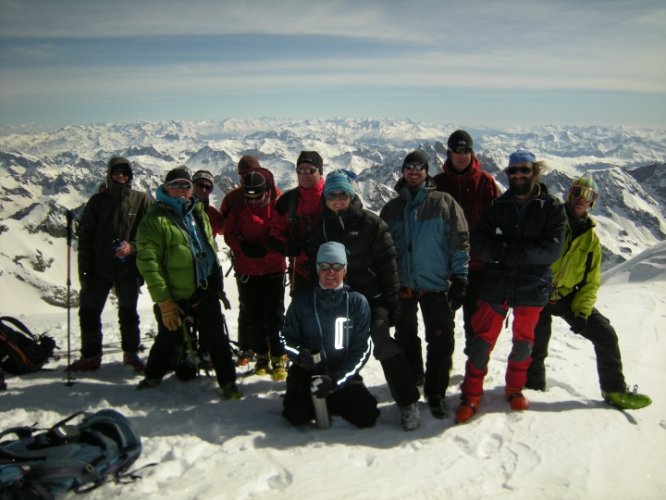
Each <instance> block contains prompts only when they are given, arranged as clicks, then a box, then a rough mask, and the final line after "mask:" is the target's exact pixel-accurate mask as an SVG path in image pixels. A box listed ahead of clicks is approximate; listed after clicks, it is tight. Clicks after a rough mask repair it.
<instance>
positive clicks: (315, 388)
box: [312, 375, 335, 398]
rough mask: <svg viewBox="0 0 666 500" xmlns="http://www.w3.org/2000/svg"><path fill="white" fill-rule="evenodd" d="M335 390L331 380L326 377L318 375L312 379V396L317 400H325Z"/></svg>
mask: <svg viewBox="0 0 666 500" xmlns="http://www.w3.org/2000/svg"><path fill="white" fill-rule="evenodd" d="M334 389H335V383H334V382H333V379H332V378H331V377H329V376H328V375H320V376H318V377H314V378H313V379H312V395H313V396H315V397H317V398H325V397H326V396H328V395H329V394H330V393H332V392H333V390H334Z"/></svg>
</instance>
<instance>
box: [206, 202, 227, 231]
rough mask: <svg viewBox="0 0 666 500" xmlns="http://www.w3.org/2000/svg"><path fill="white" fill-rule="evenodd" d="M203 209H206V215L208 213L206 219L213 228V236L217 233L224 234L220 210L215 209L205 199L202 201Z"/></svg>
mask: <svg viewBox="0 0 666 500" xmlns="http://www.w3.org/2000/svg"><path fill="white" fill-rule="evenodd" d="M202 201H203V200H202ZM204 209H205V210H206V215H208V219H209V220H210V227H211V229H212V230H213V237H215V236H216V235H218V234H224V220H223V219H222V215H220V212H218V211H217V209H216V208H215V207H214V206H213V205H211V204H210V203H208V202H207V201H205V202H204Z"/></svg>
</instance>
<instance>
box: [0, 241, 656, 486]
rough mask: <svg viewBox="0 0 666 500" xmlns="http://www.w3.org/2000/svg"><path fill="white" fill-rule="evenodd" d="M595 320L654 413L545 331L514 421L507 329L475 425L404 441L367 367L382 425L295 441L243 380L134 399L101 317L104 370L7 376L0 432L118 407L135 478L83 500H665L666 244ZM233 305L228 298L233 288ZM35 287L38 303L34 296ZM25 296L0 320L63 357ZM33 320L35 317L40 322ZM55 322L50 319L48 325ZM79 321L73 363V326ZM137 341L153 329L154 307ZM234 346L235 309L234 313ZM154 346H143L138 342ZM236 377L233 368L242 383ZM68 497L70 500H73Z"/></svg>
mask: <svg viewBox="0 0 666 500" xmlns="http://www.w3.org/2000/svg"><path fill="white" fill-rule="evenodd" d="M607 276H609V277H611V276H612V278H611V279H609V280H608V283H606V284H605V285H604V286H603V287H602V289H601V293H600V297H599V300H598V302H597V305H598V308H599V309H600V310H601V311H602V313H604V314H605V315H607V316H609V317H610V319H611V321H612V323H613V325H614V326H615V328H616V329H617V331H618V335H619V337H620V346H621V349H622V354H623V362H624V370H625V375H626V377H627V382H628V383H630V384H638V385H639V386H640V387H639V390H640V391H641V392H645V393H647V394H649V395H650V396H651V397H652V399H653V401H654V402H653V404H652V405H651V406H649V407H648V408H645V409H643V410H638V411H627V412H620V411H618V410H615V409H612V408H610V407H609V406H607V405H606V404H604V403H603V402H602V401H601V399H600V394H599V388H598V379H597V375H596V370H595V358H594V352H593V349H592V345H591V344H590V343H589V342H588V341H586V340H585V339H583V338H580V337H578V336H575V335H574V334H572V333H571V332H569V331H568V328H567V327H566V326H565V324H564V323H563V322H562V321H561V320H557V319H556V320H555V321H554V332H553V340H552V342H551V354H550V357H549V358H548V361H547V367H548V390H547V391H546V392H545V393H542V392H534V391H526V395H527V396H528V398H529V399H530V401H531V406H530V409H529V410H528V411H526V412H523V413H514V412H511V411H509V409H508V403H507V402H506V401H505V400H504V398H503V387H504V370H505V367H506V363H505V360H506V356H507V354H508V351H509V348H510V344H509V337H510V335H508V332H506V331H505V332H503V334H502V336H501V337H500V342H499V343H498V346H497V348H496V349H495V351H494V353H493V356H492V359H491V363H490V372H489V375H488V377H487V379H486V384H485V387H486V395H485V398H484V400H483V401H482V407H481V410H480V413H479V414H478V415H477V416H476V417H475V418H474V419H472V420H471V421H470V422H469V423H468V424H465V425H456V424H454V423H453V420H452V419H451V418H447V419H445V420H443V421H442V420H436V419H434V418H432V416H431V415H430V413H429V411H428V410H427V406H426V405H425V403H422V423H421V427H420V429H418V430H416V431H413V432H405V431H403V430H402V428H401V427H400V423H399V417H398V410H397V408H396V406H395V405H394V404H393V402H392V400H391V398H390V394H389V391H388V389H387V387H386V385H385V383H384V379H383V375H382V372H381V367H380V365H379V363H378V362H377V361H375V360H374V359H373V360H371V361H370V362H369V363H368V365H367V366H366V367H365V368H364V371H363V375H364V376H365V379H366V382H367V384H368V385H369V387H370V389H371V391H372V392H373V394H375V396H376V397H377V398H378V400H379V402H380V405H381V417H380V419H379V421H378V423H377V426H376V427H374V428H371V429H366V430H358V429H356V428H353V427H351V426H350V425H349V424H347V423H346V422H344V421H342V420H341V419H339V418H335V419H334V420H333V425H332V427H331V428H330V429H328V430H319V429H317V428H316V427H315V426H314V424H313V425H311V426H306V427H303V428H294V427H291V426H290V425H288V424H287V423H286V421H285V420H284V419H282V417H281V416H280V411H281V394H282V392H283V389H284V383H277V382H272V381H271V380H270V379H268V378H260V377H257V376H248V377H240V378H239V381H240V385H241V387H242V389H243V390H244V391H245V394H246V397H245V398H244V399H243V400H241V401H222V400H221V399H220V398H219V397H218V394H217V392H216V391H215V382H214V380H213V379H209V378H205V377H202V378H199V379H196V380H194V381H191V382H187V383H184V382H181V381H179V380H177V379H175V378H167V379H165V381H164V383H163V384H162V385H161V386H160V387H159V388H157V389H155V390H151V391H141V392H137V391H136V390H135V386H136V384H137V383H138V382H139V380H140V376H138V375H135V374H134V372H132V371H131V370H130V369H128V368H125V367H123V366H122V363H121V353H120V352H118V349H117V348H116V349H115V350H114V349H113V347H114V346H117V345H118V342H117V341H118V340H119V338H118V336H117V334H115V333H114V330H115V329H116V326H115V325H116V320H115V314H116V310H115V307H113V306H112V305H111V304H108V305H107V310H106V311H105V314H104V328H105V332H106V337H105V341H106V342H108V343H109V344H111V347H110V348H109V349H107V354H106V355H105V356H104V364H103V367H102V369H101V370H100V371H99V372H96V373H94V374H91V375H81V376H77V378H76V380H75V381H74V384H73V385H72V386H71V387H70V386H66V385H65V375H64V371H63V368H64V366H65V364H66V361H67V360H66V357H62V358H60V359H58V360H55V361H51V362H50V363H49V364H48V365H47V368H48V370H47V371H41V372H39V373H35V374H31V375H26V376H23V377H20V378H18V377H10V378H8V380H7V382H8V385H9V390H8V391H6V392H4V393H0V415H1V422H2V426H1V427H2V428H6V427H9V426H13V425H26V424H32V423H34V422H38V423H39V425H40V426H42V427H44V426H49V425H51V424H53V423H55V422H57V421H58V420H60V419H61V418H64V417H65V416H68V415H69V414H71V413H74V412H76V411H79V410H88V411H96V410H99V409H102V408H108V407H112V408H115V409H117V410H119V411H120V412H122V413H123V414H125V415H127V416H128V417H129V418H130V420H131V422H132V423H133V424H134V426H135V427H136V429H137V430H138V432H139V433H140V434H141V437H142V439H143V445H144V450H143V453H142V455H141V457H140V458H139V460H138V461H137V463H136V464H135V465H136V466H137V467H139V466H142V465H144V464H148V463H153V462H155V463H157V464H158V465H157V466H155V467H151V468H147V469H144V470H143V472H142V475H143V478H142V479H141V480H139V481H137V482H135V483H132V484H129V485H117V484H113V483H108V484H105V485H103V486H102V487H101V488H99V489H97V490H95V491H93V492H92V493H91V494H90V495H89V497H90V498H99V499H102V498H103V499H108V498H121V497H123V498H142V499H144V498H147V499H152V498H155V499H157V498H163V497H165V496H168V497H169V498H177V499H181V498H182V499H197V498H200V499H204V498H205V499H209V498H220V499H227V498H229V499H232V498H233V499H250V498H262V499H263V498H268V499H270V498H284V497H285V496H289V497H295V498H307V499H311V498H312V499H327V498H336V499H339V498H353V499H357V498H358V499H366V498H367V499H370V498H373V499H374V498H382V499H393V498H456V499H457V498H465V499H477V498H490V497H499V496H501V497H505V498H512V499H513V498H516V499H533V498H540V499H560V498H573V499H577V498H580V499H590V498H593V499H594V498H599V499H601V498H603V499H616V498H617V499H626V498H635V499H663V498H666V474H665V472H666V461H665V457H666V366H665V365H664V360H666V336H665V335H664V333H665V331H664V326H663V325H664V323H665V320H666V307H665V305H666V304H665V303H666V293H665V292H666V245H665V244H663V243H662V244H659V245H657V246H656V247H654V248H652V249H650V250H648V251H646V252H645V253H644V254H641V255H640V256H638V257H636V258H635V259H633V260H632V261H630V262H628V263H625V264H623V265H622V266H621V268H615V269H612V270H610V271H609V272H608V273H607ZM227 289H228V292H229V293H230V295H231V297H232V303H234V304H235V303H236V302H235V299H236V297H235V286H234V284H233V281H232V280H231V279H228V280H227ZM31 290H33V291H32V292H31ZM30 293H34V289H32V288H29V287H24V288H22V289H17V290H13V291H10V292H8V291H5V293H4V294H3V295H5V298H4V299H3V302H4V303H5V304H4V307H3V310H2V311H1V312H2V313H3V314H15V315H19V317H20V318H21V319H22V320H23V321H24V322H25V323H26V324H27V325H28V326H29V327H31V328H32V330H33V331H34V332H35V333H40V332H42V331H48V332H50V333H51V334H52V335H54V336H55V337H56V338H57V340H58V343H59V345H60V347H61V348H62V349H63V350H65V349H66V347H67V316H66V312H65V311H64V310H57V309H54V308H51V307H49V306H46V305H44V302H42V301H41V300H39V299H38V298H37V297H36V296H31V295H30ZM33 308H34V309H33ZM54 311H55V312H54ZM76 312H77V311H76V310H73V311H72V319H71V340H72V348H73V355H74V356H78V352H77V350H78V337H79V335H78V318H77V315H76ZM141 317H142V326H143V329H144V332H148V331H151V330H153V331H154V330H156V326H155V322H154V319H153V318H152V312H151V310H150V304H149V302H148V300H147V294H144V296H143V298H142V306H141ZM460 321H461V318H460V315H459V317H458V327H457V332H456V333H457V347H456V351H455V356H454V370H453V373H452V378H451V385H450V387H449V391H448V398H447V402H448V405H449V407H450V408H452V409H453V408H455V405H456V404H457V400H458V396H459V388H458V385H459V383H460V381H461V379H462V372H463V368H464V356H463V353H462V344H463V341H462V331H461V328H460V326H461V324H460ZM228 323H229V327H230V329H231V335H232V338H236V325H235V311H231V312H230V313H229V321H228ZM145 343H146V344H147V345H148V346H149V345H150V341H149V340H148V341H147V342H145ZM243 371H244V368H241V369H239V374H242V373H243ZM72 497H73V495H72Z"/></svg>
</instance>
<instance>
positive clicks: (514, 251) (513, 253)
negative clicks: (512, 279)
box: [501, 245, 527, 267]
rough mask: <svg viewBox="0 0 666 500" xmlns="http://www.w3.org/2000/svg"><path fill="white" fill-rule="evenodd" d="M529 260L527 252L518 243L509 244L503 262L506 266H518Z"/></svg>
mask: <svg viewBox="0 0 666 500" xmlns="http://www.w3.org/2000/svg"><path fill="white" fill-rule="evenodd" d="M526 261H527V252H525V250H523V249H522V248H520V247H519V246H517V245H507V247H506V251H505V252H504V255H503V256H502V259H501V262H502V264H504V265H505V266H506V267H518V266H521V265H523V264H525V262H526Z"/></svg>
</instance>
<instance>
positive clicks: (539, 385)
mask: <svg viewBox="0 0 666 500" xmlns="http://www.w3.org/2000/svg"><path fill="white" fill-rule="evenodd" d="M524 388H525V389H531V390H533V391H541V392H545V390H546V381H545V380H539V379H536V378H530V377H527V381H526V382H525V387H524Z"/></svg>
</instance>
